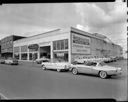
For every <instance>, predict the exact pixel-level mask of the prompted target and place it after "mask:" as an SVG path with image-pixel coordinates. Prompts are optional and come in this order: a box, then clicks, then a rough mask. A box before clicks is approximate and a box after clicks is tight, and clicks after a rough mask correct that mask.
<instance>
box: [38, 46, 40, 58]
mask: <svg viewBox="0 0 128 102" xmlns="http://www.w3.org/2000/svg"><path fill="white" fill-rule="evenodd" d="M39 58H40V46H39V49H38V59H39Z"/></svg>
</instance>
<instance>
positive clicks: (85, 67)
mask: <svg viewBox="0 0 128 102" xmlns="http://www.w3.org/2000/svg"><path fill="white" fill-rule="evenodd" d="M70 67H71V68H70V71H72V73H73V74H78V73H85V74H94V75H98V76H99V77H100V78H102V79H105V78H107V77H111V76H114V75H120V74H121V73H122V69H121V68H116V67H111V66H108V65H106V64H105V63H104V62H88V63H74V64H71V66H70Z"/></svg>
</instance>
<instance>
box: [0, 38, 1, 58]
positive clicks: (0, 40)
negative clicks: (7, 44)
mask: <svg viewBox="0 0 128 102" xmlns="http://www.w3.org/2000/svg"><path fill="white" fill-rule="evenodd" d="M0 57H1V40H0Z"/></svg>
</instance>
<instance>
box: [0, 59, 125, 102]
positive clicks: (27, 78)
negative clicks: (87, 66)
mask: <svg viewBox="0 0 128 102" xmlns="http://www.w3.org/2000/svg"><path fill="white" fill-rule="evenodd" d="M109 65H111V66H116V67H121V68H122V69H123V73H122V75H120V76H112V78H108V79H101V78H99V77H97V76H92V75H84V74H79V75H73V74H72V73H71V72H57V71H53V70H46V71H44V70H42V69H41V65H40V64H36V63H31V62H20V64H19V65H4V64H0V93H1V94H3V95H4V96H6V97H7V98H8V99H76V98H77V99H81V98H82V99H95V98H114V99H116V100H119V101H124V100H127V60H121V61H118V62H113V63H110V64H109Z"/></svg>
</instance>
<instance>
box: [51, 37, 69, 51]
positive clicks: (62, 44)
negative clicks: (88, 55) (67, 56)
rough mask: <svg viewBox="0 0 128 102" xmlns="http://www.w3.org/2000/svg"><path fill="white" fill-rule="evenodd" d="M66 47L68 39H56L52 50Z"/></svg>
mask: <svg viewBox="0 0 128 102" xmlns="http://www.w3.org/2000/svg"><path fill="white" fill-rule="evenodd" d="M65 49H68V39H64V40H58V41H54V42H53V50H65Z"/></svg>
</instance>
